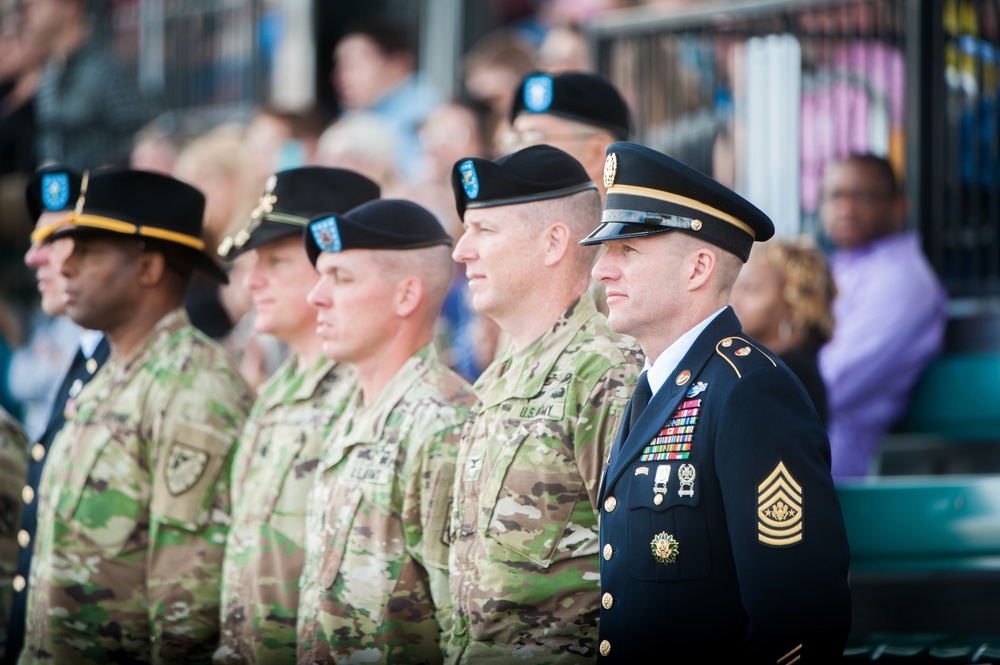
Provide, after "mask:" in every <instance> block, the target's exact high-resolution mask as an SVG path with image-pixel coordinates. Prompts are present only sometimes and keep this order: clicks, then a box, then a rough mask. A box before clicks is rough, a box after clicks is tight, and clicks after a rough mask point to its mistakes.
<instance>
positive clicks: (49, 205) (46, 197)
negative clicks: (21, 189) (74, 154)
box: [42, 173, 69, 210]
mask: <svg viewBox="0 0 1000 665" xmlns="http://www.w3.org/2000/svg"><path fill="white" fill-rule="evenodd" d="M42 203H43V204H44V205H45V208H46V209H47V210H62V209H63V208H65V207H66V204H67V203H69V174H68V173H46V174H45V175H43V176H42Z"/></svg>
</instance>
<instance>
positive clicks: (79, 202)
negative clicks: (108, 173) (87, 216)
mask: <svg viewBox="0 0 1000 665" xmlns="http://www.w3.org/2000/svg"><path fill="white" fill-rule="evenodd" d="M88 184H90V171H84V172H83V178H81V179H80V196H79V197H78V198H77V199H76V210H74V211H73V212H74V213H75V214H77V215H82V214H83V202H84V200H85V199H86V198H87V185H88Z"/></svg>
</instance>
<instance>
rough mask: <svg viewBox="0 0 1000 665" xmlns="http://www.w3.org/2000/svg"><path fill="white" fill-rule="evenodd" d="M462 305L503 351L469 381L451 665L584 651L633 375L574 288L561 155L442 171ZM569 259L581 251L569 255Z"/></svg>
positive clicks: (455, 520)
mask: <svg viewBox="0 0 1000 665" xmlns="http://www.w3.org/2000/svg"><path fill="white" fill-rule="evenodd" d="M452 184H453V187H454V190H455V197H456V203H457V206H458V212H459V214H460V215H461V216H462V218H463V223H464V226H465V233H464V234H463V235H462V237H461V239H460V240H459V241H458V243H457V244H456V246H455V252H454V257H455V259H456V260H457V261H461V262H463V263H465V264H466V275H467V276H468V278H469V289H470V291H471V292H472V295H473V305H474V306H475V308H476V309H477V310H478V311H479V312H480V313H482V314H485V315H486V316H489V317H490V318H492V319H493V320H494V321H496V322H497V324H498V325H499V326H500V328H501V329H502V330H503V331H504V332H506V333H507V334H508V335H509V336H510V338H511V341H512V348H511V349H509V350H508V351H507V353H506V354H500V355H499V356H498V357H497V359H496V360H494V362H493V364H492V365H490V367H488V368H487V369H486V371H485V372H483V375H482V376H481V377H480V378H479V380H478V381H477V382H476V386H475V390H476V394H477V396H478V397H479V399H480V400H481V402H482V407H481V408H480V410H479V412H478V413H477V414H476V416H475V420H474V421H473V423H472V425H471V427H470V428H468V430H467V432H466V434H465V436H464V437H463V440H462V451H461V454H460V457H459V462H458V468H457V470H456V483H455V498H454V504H453V505H454V514H453V517H452V523H451V536H452V539H453V540H452V544H451V558H450V569H451V593H452V597H453V600H454V603H455V608H456V619H455V626H454V630H453V632H452V634H451V637H450V640H449V644H448V660H449V662H476V661H478V660H487V659H494V660H496V661H497V662H515V661H516V662H525V663H576V662H589V661H592V660H594V659H595V658H596V654H597V652H596V647H597V617H598V613H599V607H600V605H599V595H600V584H599V577H598V572H599V568H600V564H599V561H598V528H597V516H598V510H597V491H598V483H599V480H600V477H601V472H602V469H603V463H604V461H605V459H606V446H607V445H608V444H609V443H610V441H611V439H612V437H613V436H614V432H615V430H616V428H617V426H618V422H619V419H620V417H621V414H622V411H623V408H624V406H625V403H626V401H627V399H628V395H629V393H630V391H631V388H632V386H633V385H634V384H635V380H636V377H637V376H638V374H639V370H640V368H641V359H640V356H639V353H638V346H637V345H636V344H635V341H634V340H632V339H631V338H628V337H624V336H622V335H618V334H616V333H614V332H613V331H612V330H611V329H610V328H609V327H608V324H607V320H606V319H605V317H604V316H603V315H602V314H599V313H598V311H597V309H596V307H595V305H594V301H593V299H592V297H591V296H590V294H589V293H588V292H587V284H588V281H589V274H590V267H591V265H592V264H593V261H594V256H595V255H594V253H593V252H592V251H588V249H587V248H582V247H580V246H579V245H578V241H579V240H580V239H582V238H583V237H584V236H586V234H587V233H588V232H589V231H590V230H591V229H593V227H594V226H595V225H596V224H597V223H598V222H599V221H600V215H601V198H600V195H599V194H598V192H597V189H596V187H595V186H594V184H593V183H592V182H591V181H590V178H589V177H588V175H587V173H586V171H585V170H584V169H583V167H582V166H581V165H580V164H579V162H577V161H576V160H575V159H574V158H572V157H570V156H569V155H568V154H566V153H564V152H563V151H561V150H559V149H557V148H553V147H551V146H534V147H531V148H526V149H524V150H521V151H519V152H516V153H514V154H512V155H509V156H505V157H501V158H500V159H497V160H496V161H494V162H491V161H488V160H483V159H467V160H463V161H460V162H458V163H457V164H456V165H455V168H454V171H453V174H452ZM581 250H583V251H581Z"/></svg>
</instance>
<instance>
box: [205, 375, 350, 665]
mask: <svg viewBox="0 0 1000 665" xmlns="http://www.w3.org/2000/svg"><path fill="white" fill-rule="evenodd" d="M298 361H299V358H298V357H292V358H289V359H288V360H287V361H286V362H285V364H284V365H283V366H282V367H281V368H280V369H279V370H278V371H277V372H276V373H275V375H274V376H273V377H272V378H271V379H270V380H268V382H267V383H266V384H265V385H264V386H262V387H261V389H260V393H259V395H258V397H257V401H256V402H255V403H254V406H253V409H251V411H250V417H249V418H248V419H247V423H246V426H245V427H244V428H243V434H242V436H241V438H240V443H239V446H238V447H237V451H236V453H235V455H234V462H233V473H232V478H233V490H232V494H233V524H232V526H231V527H230V529H229V536H228V539H227V540H226V555H225V559H224V562H223V577H222V640H221V646H220V647H219V649H218V651H216V653H215V661H216V662H218V663H229V662H232V663H292V662H295V621H296V616H297V613H298V605H299V576H300V575H301V573H302V565H303V563H304V560H305V545H306V543H305V530H306V499H307V498H308V496H309V491H310V490H311V489H312V485H313V480H314V479H315V477H316V467H317V466H318V464H319V455H320V448H321V447H322V444H323V441H325V440H326V438H327V436H328V435H329V434H330V431H331V430H332V428H333V426H334V424H335V423H336V422H337V418H338V417H339V416H340V414H341V413H342V412H343V410H344V407H345V405H346V403H347V400H348V398H349V397H350V395H351V392H353V391H354V390H355V387H356V381H355V380H354V375H353V373H352V372H351V371H350V369H349V368H348V367H347V366H345V365H338V364H337V363H335V362H334V361H332V360H328V359H327V358H323V357H321V358H320V359H318V360H317V361H315V362H314V363H313V364H312V365H311V366H309V367H307V368H305V369H302V370H300V369H298V367H297V362H298Z"/></svg>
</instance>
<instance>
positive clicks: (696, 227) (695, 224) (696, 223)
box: [691, 219, 701, 231]
mask: <svg viewBox="0 0 1000 665" xmlns="http://www.w3.org/2000/svg"><path fill="white" fill-rule="evenodd" d="M691 230H692V231H701V220H700V219H692V220H691Z"/></svg>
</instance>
